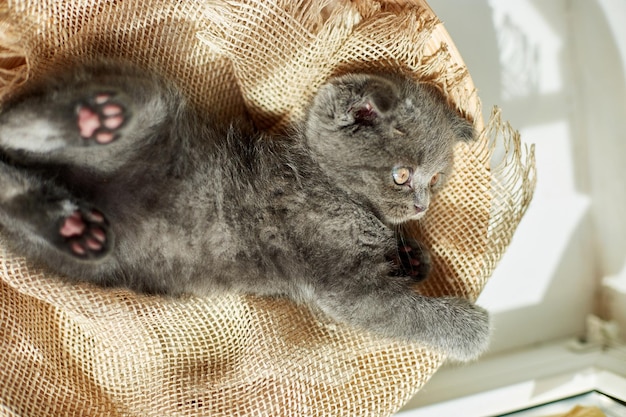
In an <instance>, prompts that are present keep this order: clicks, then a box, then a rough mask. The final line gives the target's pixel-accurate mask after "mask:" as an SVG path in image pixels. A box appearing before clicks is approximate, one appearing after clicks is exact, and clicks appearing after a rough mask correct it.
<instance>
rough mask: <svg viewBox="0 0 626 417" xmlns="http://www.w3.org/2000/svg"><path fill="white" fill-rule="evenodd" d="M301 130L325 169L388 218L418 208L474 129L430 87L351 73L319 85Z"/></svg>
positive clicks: (412, 214)
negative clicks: (455, 152)
mask: <svg viewBox="0 0 626 417" xmlns="http://www.w3.org/2000/svg"><path fill="white" fill-rule="evenodd" d="M305 135H306V138H307V141H308V144H309V146H310V148H311V150H312V151H313V153H314V156H315V158H316V160H317V161H318V162H319V163H320V165H321V166H322V167H323V168H324V169H325V170H326V171H327V172H328V174H329V175H330V177H331V178H333V179H334V180H335V181H336V183H337V184H338V185H339V186H341V187H342V188H344V189H347V190H349V191H351V192H356V193H358V194H360V195H361V196H364V197H366V198H367V200H368V201H369V202H370V203H371V204H372V206H373V207H374V209H375V210H376V211H377V212H378V213H377V214H378V216H379V218H380V219H381V220H383V221H384V222H385V223H388V224H391V225H393V224H399V223H403V222H406V221H409V220H416V219H419V218H420V217H422V216H423V215H424V213H425V212H426V210H427V209H428V206H429V205H430V201H431V196H432V195H433V193H435V192H436V191H437V190H438V189H440V188H441V186H442V185H443V184H444V183H445V181H446V178H447V177H448V176H449V175H450V171H451V168H452V158H453V146H454V144H455V143H456V142H457V141H459V140H468V139H471V138H472V137H473V129H472V127H471V125H470V124H469V123H468V122H467V121H466V120H465V119H463V118H461V117H460V116H458V115H457V114H456V113H455V112H454V111H453V110H452V109H450V108H449V107H448V106H447V104H446V103H445V100H444V99H443V97H441V95H440V94H439V93H438V92H436V91H435V89H434V88H433V87H429V86H426V85H423V84H416V83H414V82H412V81H410V80H406V79H404V78H399V77H389V78H388V77H384V78H383V77H381V76H372V75H364V74H352V75H347V76H343V77H338V78H335V79H333V80H331V82H330V83H328V84H326V85H324V86H322V87H321V88H320V90H319V92H318V94H317V96H316V97H315V99H314V102H313V105H312V106H311V109H310V111H309V117H308V120H307V125H306V132H305Z"/></svg>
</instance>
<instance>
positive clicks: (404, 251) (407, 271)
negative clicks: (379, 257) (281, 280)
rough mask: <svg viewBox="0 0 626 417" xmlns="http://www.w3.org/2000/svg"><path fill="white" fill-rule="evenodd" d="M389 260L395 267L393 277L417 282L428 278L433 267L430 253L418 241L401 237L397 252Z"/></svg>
mask: <svg viewBox="0 0 626 417" xmlns="http://www.w3.org/2000/svg"><path fill="white" fill-rule="evenodd" d="M388 258H389V260H390V261H391V262H392V263H393V264H394V266H395V268H394V269H393V271H392V273H391V275H392V276H397V277H399V276H403V277H407V276H408V277H409V278H411V280H412V281H415V282H420V281H423V280H425V279H426V278H428V273H429V272H430V265H431V263H430V253H429V252H428V250H427V249H426V248H425V247H424V245H423V244H421V243H420V242H418V241H417V240H415V239H410V238H406V237H400V238H399V239H398V248H397V252H396V253H394V254H393V255H391V256H389V257H388Z"/></svg>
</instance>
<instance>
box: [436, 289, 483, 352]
mask: <svg viewBox="0 0 626 417" xmlns="http://www.w3.org/2000/svg"><path fill="white" fill-rule="evenodd" d="M441 300H442V302H443V303H445V304H446V305H447V307H446V308H447V311H448V319H447V320H448V325H449V326H450V329H448V331H449V335H450V336H451V337H449V338H446V343H445V344H444V351H445V352H446V353H447V355H448V357H449V358H450V359H452V360H455V361H460V362H468V361H472V360H475V359H477V358H478V357H479V356H480V355H481V354H483V353H484V352H485V351H486V350H487V348H488V347H489V341H490V336H491V320H490V319H489V313H488V312H487V310H485V309H484V308H482V307H480V306H477V305H476V304H473V303H472V302H470V301H469V300H466V299H463V298H444V299H441ZM440 330H441V329H440Z"/></svg>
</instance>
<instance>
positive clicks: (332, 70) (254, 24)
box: [0, 0, 534, 417]
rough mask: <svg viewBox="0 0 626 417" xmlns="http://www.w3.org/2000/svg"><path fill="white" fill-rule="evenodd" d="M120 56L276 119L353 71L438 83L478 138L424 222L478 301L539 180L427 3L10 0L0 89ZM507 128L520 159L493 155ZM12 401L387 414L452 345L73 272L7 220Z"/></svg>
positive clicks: (0, 38) (462, 150)
mask: <svg viewBox="0 0 626 417" xmlns="http://www.w3.org/2000/svg"><path fill="white" fill-rule="evenodd" d="M102 56H106V57H121V58H125V59H128V60H130V61H133V62H136V63H139V64H141V65H143V66H146V67H150V68H155V69H158V70H159V71H160V72H162V73H164V74H166V75H167V76H170V77H172V78H174V79H176V80H177V81H178V83H179V84H180V85H181V87H182V89H183V90H184V92H185V93H186V94H187V96H188V97H189V99H190V100H191V101H192V102H193V103H194V104H196V105H197V106H198V107H199V108H200V109H202V110H203V111H207V112H212V113H216V114H218V115H220V116H221V117H224V118H229V117H233V116H236V115H239V114H242V113H243V112H247V114H249V115H250V117H252V118H253V120H254V121H255V123H256V125H257V126H259V127H260V128H262V129H267V130H275V129H281V128H283V127H285V126H287V125H288V124H289V123H291V122H294V121H297V120H299V119H300V118H301V117H302V116H303V110H304V106H305V104H306V103H307V101H308V100H309V99H310V98H311V97H312V95H313V94H314V92H315V90H316V88H317V87H318V86H319V85H320V84H322V83H323V82H324V81H325V80H326V79H327V78H328V77H330V76H332V75H337V74H341V73H345V72H348V71H353V70H373V69H386V70H392V71H400V72H403V73H405V74H408V75H409V76H412V77H414V78H415V79H420V80H427V81H429V82H434V83H437V84H438V85H439V86H440V87H441V88H442V90H443V91H444V92H445V94H446V95H447V97H448V99H449V100H450V102H451V103H452V104H453V105H455V106H456V107H457V108H458V109H459V110H460V111H461V112H462V113H463V114H464V115H465V116H466V117H467V118H468V119H470V120H472V121H473V122H474V126H475V128H476V130H477V132H479V139H478V140H477V141H476V142H475V143H472V144H469V145H467V144H459V145H457V148H455V152H456V155H455V156H456V159H455V170H454V175H453V176H452V178H451V179H450V181H449V183H448V185H447V186H446V188H445V189H444V190H442V191H441V192H440V193H439V194H438V195H437V196H436V198H435V200H434V201H433V202H432V204H431V208H430V209H429V213H428V215H427V216H426V217H425V218H424V219H423V221H420V222H419V223H416V224H414V225H412V226H411V227H412V229H411V230H412V231H413V232H414V233H416V234H419V235H420V236H421V237H422V239H424V240H425V242H426V243H427V244H428V245H429V246H430V247H431V250H432V253H433V265H434V266H433V269H434V271H433V274H432V276H431V278H430V279H429V280H428V281H426V282H425V283H424V284H422V285H421V286H420V287H419V291H421V292H423V293H425V294H429V295H432V296H440V295H444V294H454V295H457V296H462V297H467V298H470V299H476V298H477V296H478V295H479V293H480V291H481V289H482V288H483V286H484V285H485V283H486V281H487V279H488V277H489V276H490V275H491V273H492V271H493V269H494V267H495V265H496V263H497V261H498V260H499V259H500V257H501V256H502V253H503V251H504V249H505V248H506V246H507V245H508V243H509V242H510V240H511V237H512V235H513V232H514V230H515V228H516V226H517V224H518V223H519V221H520V219H521V217H522V215H523V213H524V211H525V210H526V207H527V206H528V203H529V201H530V199H531V197H532V191H533V188H534V159H533V152H532V149H525V148H522V146H521V144H520V139H519V136H518V135H517V133H516V132H515V131H513V129H511V127H510V126H509V125H508V124H506V123H504V122H502V120H501V118H500V115H499V113H498V112H497V111H495V112H494V113H493V114H492V116H491V118H490V119H489V121H488V122H487V123H484V122H483V117H482V115H481V110H480V103H479V100H478V97H477V94H476V91H475V89H474V86H473V84H472V81H471V78H470V76H469V74H468V72H467V69H466V67H465V66H464V64H463V61H462V60H461V58H460V55H459V53H458V51H457V50H456V48H455V47H454V44H453V42H452V41H451V39H450V37H449V36H448V34H447V32H446V31H445V29H444V28H443V26H442V25H441V23H440V22H439V20H438V19H437V17H436V16H435V14H434V13H433V11H432V10H431V9H430V8H429V6H428V5H427V4H426V3H425V2H424V1H419V0H416V1H412V2H401V1H393V2H392V1H373V0H366V1H359V2H350V1H323V2H319V1H313V0H297V1H291V0H258V1H254V0H232V1H230V0H229V1H210V0H185V1H169V0H168V1H166V0H127V1H121V0H119V1H111V0H108V1H106V0H81V1H58V0H9V1H8V2H6V3H3V4H2V5H0V100H4V99H6V98H7V97H9V96H10V95H11V93H12V92H13V91H15V89H16V88H17V87H19V86H20V85H23V84H24V83H29V82H33V81H36V80H37V79H38V78H39V77H40V76H42V75H43V74H45V73H46V72H48V71H49V70H51V69H54V68H58V67H62V66H64V65H68V62H73V61H77V60H78V61H82V62H90V61H92V60H95V59H97V58H99V57H102ZM496 144H500V145H504V147H505V149H506V152H505V156H504V158H503V160H502V161H501V162H500V163H498V164H497V165H495V166H492V162H491V155H492V150H493V148H494V146H496ZM0 294H1V295H0V321H1V322H2V325H1V327H0V363H1V364H2V366H1V367H0V415H6V416H17V415H19V416H51V415H54V416H118V415H119V416H229V417H230V416H247V415H250V416H385V415H390V414H392V413H394V412H396V411H397V410H398V409H399V408H400V407H401V406H402V405H403V404H404V403H405V402H406V401H408V399H409V398H410V397H411V396H413V395H414V394H415V393H416V392H417V391H418V390H419V389H420V388H421V387H422V386H423V385H424V384H425V383H426V381H427V380H428V379H429V378H430V377H431V376H432V374H433V373H434V372H435V371H436V370H437V368H438V367H439V366H440V365H441V364H442V362H443V361H444V359H445V358H444V356H443V355H442V354H441V353H438V352H434V351H431V350H429V349H427V348H425V347H423V346H419V345H415V344H408V343H399V342H394V341H390V340H387V339H381V338H377V337H375V336H372V335H370V334H366V333H364V332H362V331H358V330H355V329H352V328H349V327H346V326H344V325H341V324H337V323H335V322H332V321H331V320H329V319H327V318H325V317H323V316H320V315H318V314H316V313H313V312H311V311H310V310H309V309H308V308H307V307H305V306H297V305H294V304H293V303H291V302H290V301H288V300H283V299H273V298H259V297H253V296H236V295H225V296H214V297H206V298H197V297H184V298H181V299H167V298H162V297H155V296H146V295H140V294H135V293H132V292H129V291H125V290H104V289H101V288H97V287H94V286H91V285H89V284H79V285H70V284H68V283H66V282H64V281H62V280H58V279H55V277H54V276H52V274H50V273H48V272H46V271H43V270H40V269H38V268H36V267H34V266H32V265H31V264H29V263H28V262H27V261H26V260H24V259H22V258H20V257H17V256H15V255H14V254H12V253H11V252H10V251H9V250H8V249H7V248H6V245H5V244H4V243H3V241H2V238H1V234H0Z"/></svg>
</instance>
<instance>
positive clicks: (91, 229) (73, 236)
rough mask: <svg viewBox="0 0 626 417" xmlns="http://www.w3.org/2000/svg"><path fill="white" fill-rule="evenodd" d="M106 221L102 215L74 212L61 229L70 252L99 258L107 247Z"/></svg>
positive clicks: (90, 212)
mask: <svg viewBox="0 0 626 417" xmlns="http://www.w3.org/2000/svg"><path fill="white" fill-rule="evenodd" d="M106 229H107V226H106V220H105V218H104V216H103V215H102V213H100V212H98V211H96V210H91V211H88V212H82V211H80V210H76V211H74V212H73V213H72V214H71V215H69V216H68V217H67V218H66V219H65V220H64V221H63V222H62V223H61V226H60V227H59V234H60V235H61V236H62V237H63V238H64V241H65V242H66V244H67V247H68V248H69V249H70V252H71V253H72V254H74V255H77V256H80V257H89V258H93V257H97V256H99V255H101V254H102V253H103V252H104V251H105V250H106V246H107V243H108V242H107V240H108V239H107V232H106Z"/></svg>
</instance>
